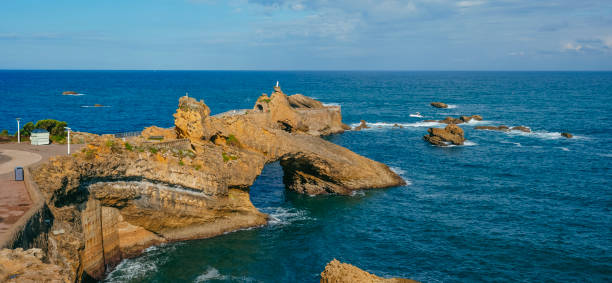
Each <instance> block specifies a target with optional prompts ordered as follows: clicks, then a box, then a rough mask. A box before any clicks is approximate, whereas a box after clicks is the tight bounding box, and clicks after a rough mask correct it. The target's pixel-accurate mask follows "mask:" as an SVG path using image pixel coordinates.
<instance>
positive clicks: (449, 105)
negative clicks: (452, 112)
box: [447, 104, 457, 109]
mask: <svg viewBox="0 0 612 283" xmlns="http://www.w3.org/2000/svg"><path fill="white" fill-rule="evenodd" d="M447 105H448V107H447V108H448V109H455V108H457V105H456V104H447Z"/></svg>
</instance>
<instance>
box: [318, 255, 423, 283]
mask: <svg viewBox="0 0 612 283" xmlns="http://www.w3.org/2000/svg"><path fill="white" fill-rule="evenodd" d="M320 282H321V283H383V282H386V283H418V281H415V280H411V279H404V278H383V277H379V276H376V275H374V274H372V273H369V272H367V271H364V270H362V269H360V268H358V267H356V266H354V265H351V264H348V263H342V262H340V261H338V260H336V259H334V260H332V261H330V262H329V263H328V264H327V266H325V270H323V272H321V281H320Z"/></svg>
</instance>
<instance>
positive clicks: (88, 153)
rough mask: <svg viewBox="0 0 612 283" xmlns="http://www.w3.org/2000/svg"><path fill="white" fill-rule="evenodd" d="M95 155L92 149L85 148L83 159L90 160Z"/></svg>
mask: <svg viewBox="0 0 612 283" xmlns="http://www.w3.org/2000/svg"><path fill="white" fill-rule="evenodd" d="M95 157H96V152H95V151H94V150H93V149H85V159H86V160H92V159H94V158H95Z"/></svg>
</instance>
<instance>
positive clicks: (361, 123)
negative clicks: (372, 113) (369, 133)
mask: <svg viewBox="0 0 612 283" xmlns="http://www.w3.org/2000/svg"><path fill="white" fill-rule="evenodd" d="M369 128H370V127H369V126H368V123H366V121H365V120H361V121H359V126H357V127H355V128H354V129H353V130H355V131H361V130H362V129H369Z"/></svg>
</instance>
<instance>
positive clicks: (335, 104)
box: [323, 102, 340, 106]
mask: <svg viewBox="0 0 612 283" xmlns="http://www.w3.org/2000/svg"><path fill="white" fill-rule="evenodd" d="M323 106H340V103H335V102H325V103H323Z"/></svg>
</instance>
